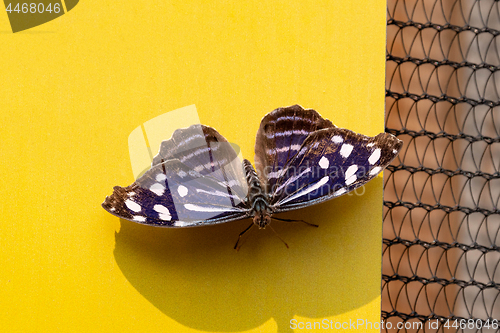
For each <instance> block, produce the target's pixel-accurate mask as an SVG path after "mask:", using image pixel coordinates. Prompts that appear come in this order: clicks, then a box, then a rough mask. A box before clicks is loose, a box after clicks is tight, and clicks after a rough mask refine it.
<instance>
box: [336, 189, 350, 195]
mask: <svg viewBox="0 0 500 333" xmlns="http://www.w3.org/2000/svg"><path fill="white" fill-rule="evenodd" d="M345 192H347V190H346V189H345V188H341V189H340V190H337V191H335V192H334V193H333V195H335V196H339V195H342V194H344V193H345Z"/></svg>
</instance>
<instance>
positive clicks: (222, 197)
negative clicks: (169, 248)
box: [103, 125, 248, 227]
mask: <svg viewBox="0 0 500 333" xmlns="http://www.w3.org/2000/svg"><path fill="white" fill-rule="evenodd" d="M190 133H191V134H193V135H192V137H191V138H190V137H189V134H190ZM200 133H202V134H203V133H205V134H207V133H208V134H209V135H200ZM204 137H205V138H204ZM179 138H181V139H182V141H183V142H190V144H184V145H182V144H179V143H178V142H177V144H178V146H177V147H178V148H179V147H181V146H182V150H181V149H177V150H175V149H174V150H173V151H168V150H165V147H171V146H172V143H173V142H175V140H176V139H179ZM200 138H201V140H200ZM177 141H179V140H177ZM162 149H163V155H162ZM162 149H160V154H159V155H158V156H161V158H160V159H159V160H158V159H156V161H154V162H153V166H152V167H151V169H149V170H148V171H147V172H146V173H145V174H144V175H143V176H142V177H140V178H139V179H138V180H137V181H136V182H134V184H132V185H130V186H128V187H125V188H122V187H118V186H117V187H115V190H114V192H113V194H112V195H111V196H110V197H107V198H106V200H105V202H104V203H103V207H104V208H105V209H106V210H108V211H109V212H110V213H112V214H114V215H117V216H119V217H122V218H125V219H128V220H131V221H134V222H140V223H146V224H152V225H159V226H167V227H184V226H198V225H204V224H212V223H220V222H222V221H227V220H235V219H239V218H243V217H244V216H245V215H246V213H247V211H248V209H247V208H246V204H245V198H246V195H247V185H246V182H245V178H244V175H243V172H242V167H241V161H240V160H239V159H238V158H237V156H236V153H235V152H234V149H233V148H232V147H231V146H230V145H229V143H227V141H226V140H225V139H224V138H223V137H222V136H220V134H218V133H217V132H216V131H215V130H214V129H212V128H208V127H206V126H202V127H199V125H198V127H195V126H191V127H189V128H187V129H181V130H177V131H176V132H175V133H174V135H173V137H172V139H170V140H167V141H164V142H163V143H162ZM158 156H157V157H158ZM166 158H168V160H165V159H166ZM162 160H163V161H162Z"/></svg>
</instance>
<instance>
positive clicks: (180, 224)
mask: <svg viewBox="0 0 500 333" xmlns="http://www.w3.org/2000/svg"><path fill="white" fill-rule="evenodd" d="M190 224H191V223H189V222H184V221H175V222H174V225H175V226H176V227H185V226H187V225H190Z"/></svg>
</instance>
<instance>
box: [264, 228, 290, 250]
mask: <svg viewBox="0 0 500 333" xmlns="http://www.w3.org/2000/svg"><path fill="white" fill-rule="evenodd" d="M268 227H269V228H270V229H271V230H272V231H273V232H274V234H275V235H276V237H278V238H279V239H280V240H281V241H282V242H283V244H285V246H286V248H287V249H289V248H290V247H289V246H288V244H287V243H286V242H285V241H284V240H283V238H281V237H280V236H279V235H278V233H277V232H276V230H274V229H273V227H271V226H270V225H268Z"/></svg>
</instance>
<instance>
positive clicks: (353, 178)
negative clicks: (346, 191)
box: [345, 175, 358, 185]
mask: <svg viewBox="0 0 500 333" xmlns="http://www.w3.org/2000/svg"><path fill="white" fill-rule="evenodd" d="M356 179H358V177H356V175H352V176H351V177H349V179H346V181H345V184H346V185H351V184H352V183H354V182H355V181H356Z"/></svg>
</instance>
